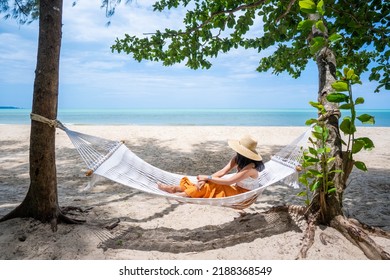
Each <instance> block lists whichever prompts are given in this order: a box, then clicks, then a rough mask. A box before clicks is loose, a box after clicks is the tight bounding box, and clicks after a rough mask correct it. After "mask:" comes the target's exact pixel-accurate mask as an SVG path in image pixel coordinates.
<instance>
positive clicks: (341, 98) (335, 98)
mask: <svg viewBox="0 0 390 280" xmlns="http://www.w3.org/2000/svg"><path fill="white" fill-rule="evenodd" d="M326 99H327V100H328V101H329V102H334V103H340V102H348V101H349V96H348V95H346V94H344V93H341V92H334V93H331V94H328V96H327V97H326Z"/></svg>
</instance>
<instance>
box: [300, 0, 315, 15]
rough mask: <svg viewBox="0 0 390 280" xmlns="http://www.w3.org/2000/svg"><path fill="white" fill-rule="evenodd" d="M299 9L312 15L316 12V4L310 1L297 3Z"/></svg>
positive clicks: (304, 0) (303, 0) (305, 0)
mask: <svg viewBox="0 0 390 280" xmlns="http://www.w3.org/2000/svg"><path fill="white" fill-rule="evenodd" d="M299 7H300V8H301V11H302V12H303V13H307V14H314V13H315V12H316V11H317V6H316V4H315V3H314V2H313V1H311V0H301V1H299Z"/></svg>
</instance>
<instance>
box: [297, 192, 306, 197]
mask: <svg viewBox="0 0 390 280" xmlns="http://www.w3.org/2000/svg"><path fill="white" fill-rule="evenodd" d="M306 195H307V192H306V191H301V192H299V193H298V194H297V196H306Z"/></svg>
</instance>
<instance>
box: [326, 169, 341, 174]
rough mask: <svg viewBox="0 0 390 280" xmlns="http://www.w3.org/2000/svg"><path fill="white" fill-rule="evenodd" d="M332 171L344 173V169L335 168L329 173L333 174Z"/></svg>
mask: <svg viewBox="0 0 390 280" xmlns="http://www.w3.org/2000/svg"><path fill="white" fill-rule="evenodd" d="M332 173H343V170H341V169H335V170H332V171H329V174H332Z"/></svg>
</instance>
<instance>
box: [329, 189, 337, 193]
mask: <svg viewBox="0 0 390 280" xmlns="http://www.w3.org/2000/svg"><path fill="white" fill-rule="evenodd" d="M334 192H336V188H331V189H329V190H328V194H329V193H334Z"/></svg>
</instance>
